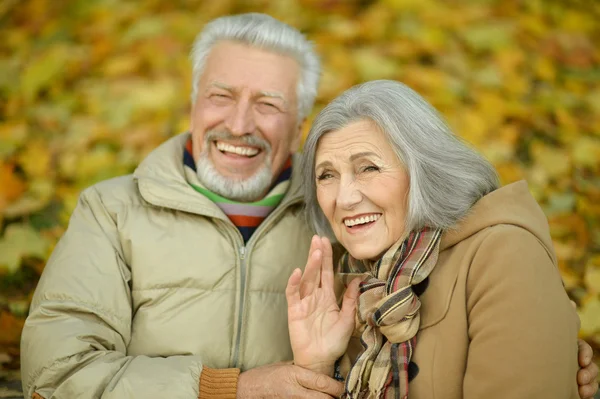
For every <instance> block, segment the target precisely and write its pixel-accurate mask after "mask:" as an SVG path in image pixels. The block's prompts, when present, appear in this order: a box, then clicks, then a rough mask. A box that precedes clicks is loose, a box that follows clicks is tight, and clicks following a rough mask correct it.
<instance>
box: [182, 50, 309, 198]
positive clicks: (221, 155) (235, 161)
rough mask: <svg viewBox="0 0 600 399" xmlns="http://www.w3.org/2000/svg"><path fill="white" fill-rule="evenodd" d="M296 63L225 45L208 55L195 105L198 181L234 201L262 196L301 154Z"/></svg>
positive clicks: (193, 138)
mask: <svg viewBox="0 0 600 399" xmlns="http://www.w3.org/2000/svg"><path fill="white" fill-rule="evenodd" d="M299 69H300V68H299V66H298V63H297V62H296V60H294V59H293V58H291V57H288V56H285V55H279V54H276V53H273V52H270V51H266V50H261V49H258V48H254V47H249V46H247V45H244V44H240V43H236V42H231V41H223V42H220V43H218V44H216V45H215V46H214V47H213V49H212V50H211V52H210V54H209V56H208V59H207V61H206V65H205V68H204V71H203V73H202V76H201V77H200V82H199V84H198V97H197V98H196V103H195V105H194V106H193V108H192V115H191V132H192V141H193V155H194V159H195V160H196V162H197V169H198V177H199V178H200V181H201V182H202V183H203V184H205V185H207V188H209V189H210V190H212V191H215V192H216V193H218V194H220V195H222V196H225V197H228V198H231V199H235V200H239V201H253V200H257V199H259V198H261V197H262V196H264V195H265V194H266V191H267V190H268V188H269V186H270V185H271V183H272V181H273V180H274V179H275V178H276V177H277V176H278V175H279V173H280V172H281V170H282V168H283V166H284V164H285V161H286V160H287V159H288V158H289V156H290V155H291V154H292V153H293V152H295V151H296V150H297V149H298V146H299V144H300V136H301V129H300V123H298V122H299V121H298V108H297V99H296V85H297V83H298V78H299V72H300V71H299Z"/></svg>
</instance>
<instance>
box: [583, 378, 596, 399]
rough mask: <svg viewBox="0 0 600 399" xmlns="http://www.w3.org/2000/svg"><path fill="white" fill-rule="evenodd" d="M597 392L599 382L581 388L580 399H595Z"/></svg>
mask: <svg viewBox="0 0 600 399" xmlns="http://www.w3.org/2000/svg"><path fill="white" fill-rule="evenodd" d="M597 391H598V382H597V381H594V382H593V383H592V384H589V385H584V386H580V387H579V397H580V398H581V399H593V398H594V395H595V394H596V392H597Z"/></svg>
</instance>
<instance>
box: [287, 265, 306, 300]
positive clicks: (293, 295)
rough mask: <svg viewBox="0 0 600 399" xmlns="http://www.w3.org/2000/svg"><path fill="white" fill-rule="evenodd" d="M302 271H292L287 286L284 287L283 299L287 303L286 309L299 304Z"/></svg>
mask: <svg viewBox="0 0 600 399" xmlns="http://www.w3.org/2000/svg"><path fill="white" fill-rule="evenodd" d="M301 276H302V271H300V269H294V271H293V272H292V275H291V276H290V278H289V279H288V283H287V286H286V287H285V297H286V299H287V302H288V308H292V307H294V306H295V305H296V304H298V303H300V280H301Z"/></svg>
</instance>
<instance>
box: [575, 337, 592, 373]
mask: <svg viewBox="0 0 600 399" xmlns="http://www.w3.org/2000/svg"><path fill="white" fill-rule="evenodd" d="M577 346H578V347H579V351H578V352H579V353H578V355H577V358H578V360H579V366H581V367H586V366H588V365H589V364H590V363H591V362H592V356H593V355H594V352H593V350H592V347H591V346H590V344H588V343H587V342H585V341H584V340H582V339H579V340H577Z"/></svg>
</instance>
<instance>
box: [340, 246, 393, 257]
mask: <svg viewBox="0 0 600 399" xmlns="http://www.w3.org/2000/svg"><path fill="white" fill-rule="evenodd" d="M344 247H345V248H346V250H347V251H348V253H349V254H350V255H351V256H352V257H353V258H354V259H358V260H362V261H376V260H379V258H381V256H382V255H383V254H384V253H385V251H386V250H387V249H386V248H383V249H382V248H375V247H373V246H367V245H356V246H350V248H348V247H346V246H344Z"/></svg>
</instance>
